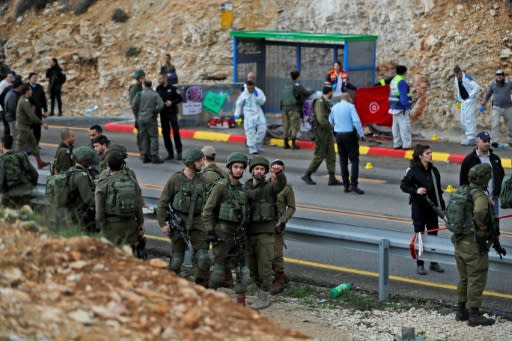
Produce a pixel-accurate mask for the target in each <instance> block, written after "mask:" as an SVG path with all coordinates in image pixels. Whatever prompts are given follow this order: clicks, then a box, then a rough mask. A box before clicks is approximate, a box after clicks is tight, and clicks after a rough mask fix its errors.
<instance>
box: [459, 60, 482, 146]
mask: <svg viewBox="0 0 512 341" xmlns="http://www.w3.org/2000/svg"><path fill="white" fill-rule="evenodd" d="M453 73H454V74H455V78H454V85H455V93H456V95H457V98H456V100H457V102H461V108H460V123H461V125H462V129H464V135H465V137H464V139H462V141H461V142H460V144H462V145H465V146H469V145H473V144H474V143H475V134H476V111H477V110H478V94H479V93H480V86H479V85H478V84H477V83H476V82H475V80H474V79H473V77H471V76H470V75H468V74H466V73H464V72H462V69H461V68H460V66H458V65H456V66H455V67H454V68H453Z"/></svg>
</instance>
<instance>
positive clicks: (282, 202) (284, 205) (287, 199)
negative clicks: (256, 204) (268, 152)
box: [270, 159, 295, 295]
mask: <svg viewBox="0 0 512 341" xmlns="http://www.w3.org/2000/svg"><path fill="white" fill-rule="evenodd" d="M273 165H280V166H281V167H282V168H283V171H284V162H283V161H282V160H279V159H276V160H274V161H272V163H271V164H270V166H271V167H272V166H273ZM271 181H276V175H275V173H272V178H271ZM276 206H277V215H278V217H279V221H278V223H277V224H276V226H275V229H274V259H273V261H272V270H273V271H274V280H273V281H272V291H271V293H272V295H275V294H278V293H280V292H281V291H283V290H284V287H285V285H286V283H288V281H289V280H288V276H287V275H286V273H285V272H284V259H283V248H284V230H285V228H286V223H287V222H288V220H290V219H291V218H292V217H293V215H294V214H295V194H294V193H293V189H292V187H291V185H286V187H285V188H284V189H283V190H282V191H281V192H279V194H278V195H277V201H276Z"/></svg>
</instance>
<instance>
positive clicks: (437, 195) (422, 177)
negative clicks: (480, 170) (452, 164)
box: [400, 144, 446, 275]
mask: <svg viewBox="0 0 512 341" xmlns="http://www.w3.org/2000/svg"><path fill="white" fill-rule="evenodd" d="M400 189H401V190H402V191H403V192H405V193H409V195H410V197H409V203H410V205H411V215H412V222H413V225H414V232H415V233H418V232H421V233H424V232H425V227H426V228H427V233H428V234H429V235H437V231H432V232H430V230H435V229H437V228H439V224H438V221H437V213H436V212H435V211H434V209H433V208H432V206H431V205H430V204H429V203H428V201H427V199H430V201H432V203H433V204H434V205H436V206H437V207H439V208H440V209H441V210H443V211H444V210H445V208H446V206H445V203H444V200H443V191H442V190H441V176H440V175H439V171H438V170H437V168H436V167H434V165H433V164H432V149H430V146H427V145H424V144H417V145H416V147H414V152H413V155H412V160H411V164H410V166H409V168H408V169H407V171H406V174H405V176H404V178H403V179H402V182H401V184H400ZM430 270H431V271H436V272H444V269H443V268H441V266H440V265H439V264H438V263H436V262H431V263H430ZM417 273H418V274H419V275H426V274H427V271H426V270H425V266H424V262H423V260H420V259H418V260H417Z"/></svg>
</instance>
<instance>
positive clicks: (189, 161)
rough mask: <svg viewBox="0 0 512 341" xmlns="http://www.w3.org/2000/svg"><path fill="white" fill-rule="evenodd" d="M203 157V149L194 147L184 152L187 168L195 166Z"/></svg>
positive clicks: (184, 161)
mask: <svg viewBox="0 0 512 341" xmlns="http://www.w3.org/2000/svg"><path fill="white" fill-rule="evenodd" d="M203 156H204V153H203V152H202V151H201V149H199V148H196V147H193V148H190V149H187V150H185V151H184V152H183V157H182V160H183V163H184V164H185V166H187V167H190V166H192V165H193V164H194V162H196V161H197V160H199V159H201V158H202V157H203Z"/></svg>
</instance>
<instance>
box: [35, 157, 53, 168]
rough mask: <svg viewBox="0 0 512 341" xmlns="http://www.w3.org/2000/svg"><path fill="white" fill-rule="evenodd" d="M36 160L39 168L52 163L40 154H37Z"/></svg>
mask: <svg viewBox="0 0 512 341" xmlns="http://www.w3.org/2000/svg"><path fill="white" fill-rule="evenodd" d="M36 160H37V168H38V169H41V168H44V167H46V166H48V165H49V164H50V163H49V162H46V161H43V160H42V159H41V157H40V156H37V157H36Z"/></svg>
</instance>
